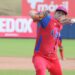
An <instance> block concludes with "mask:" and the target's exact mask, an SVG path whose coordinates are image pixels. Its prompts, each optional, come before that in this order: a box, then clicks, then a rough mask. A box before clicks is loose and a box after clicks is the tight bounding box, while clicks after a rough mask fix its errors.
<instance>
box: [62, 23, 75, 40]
mask: <svg viewBox="0 0 75 75" xmlns="http://www.w3.org/2000/svg"><path fill="white" fill-rule="evenodd" d="M61 37H62V38H64V39H75V23H73V24H68V25H64V26H63V29H62V31H61Z"/></svg>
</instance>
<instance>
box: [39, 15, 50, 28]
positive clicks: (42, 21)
mask: <svg viewBox="0 0 75 75" xmlns="http://www.w3.org/2000/svg"><path fill="white" fill-rule="evenodd" d="M50 20H51V16H50V15H47V16H46V17H44V18H43V19H42V20H40V21H39V23H40V25H41V26H42V28H46V27H47V25H48V23H49V22H50Z"/></svg>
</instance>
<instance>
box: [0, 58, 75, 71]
mask: <svg viewBox="0 0 75 75" xmlns="http://www.w3.org/2000/svg"><path fill="white" fill-rule="evenodd" d="M60 62H61V63H62V68H63V69H69V70H70V69H71V70H72V69H74V70H75V59H66V60H64V61H60ZM0 69H23V70H34V68H33V64H32V60H31V58H24V57H0Z"/></svg>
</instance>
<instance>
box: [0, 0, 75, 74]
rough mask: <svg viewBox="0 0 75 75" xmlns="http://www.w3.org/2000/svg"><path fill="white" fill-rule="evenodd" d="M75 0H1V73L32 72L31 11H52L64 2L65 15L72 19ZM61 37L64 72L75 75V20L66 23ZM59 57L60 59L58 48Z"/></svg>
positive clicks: (32, 36)
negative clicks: (66, 12)
mask: <svg viewBox="0 0 75 75" xmlns="http://www.w3.org/2000/svg"><path fill="white" fill-rule="evenodd" d="M74 3H75V1H74V0H0V75H35V71H34V68H33V64H32V56H33V51H34V47H35V41H36V36H37V34H36V31H37V25H36V24H35V23H33V21H32V19H31V18H30V16H29V11H30V10H37V11H41V10H42V11H43V10H44V9H48V10H50V11H51V14H53V13H54V11H55V9H56V8H57V7H58V6H59V5H63V6H64V7H66V9H67V10H68V13H69V15H68V17H70V18H72V19H75V9H74ZM61 36H62V38H63V39H62V42H63V47H64V57H65V59H68V61H67V62H66V61H64V63H66V64H65V65H64V64H63V67H64V68H63V75H75V23H73V24H68V25H65V26H64V27H63V30H62V31H61ZM58 56H59V59H60V55H59V50H58ZM68 62H69V63H68ZM68 65H69V66H71V67H68ZM47 75H49V74H48V72H47Z"/></svg>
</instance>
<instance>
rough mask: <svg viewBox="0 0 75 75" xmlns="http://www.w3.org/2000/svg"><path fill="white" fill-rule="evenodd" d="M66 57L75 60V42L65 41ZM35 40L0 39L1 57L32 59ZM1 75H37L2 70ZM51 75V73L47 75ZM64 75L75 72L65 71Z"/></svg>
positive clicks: (71, 74)
mask: <svg viewBox="0 0 75 75" xmlns="http://www.w3.org/2000/svg"><path fill="white" fill-rule="evenodd" d="M63 45H64V53H65V57H68V58H75V40H63ZM34 46H35V39H8V38H7V39H5V38H1V39H0V56H9V57H11V56H12V57H14V56H15V57H31V56H32V55H33V50H34ZM0 75H35V72H34V71H31V70H0ZM47 75H49V73H47ZM63 75H75V70H64V71H63Z"/></svg>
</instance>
